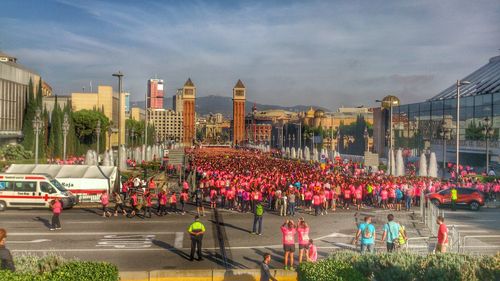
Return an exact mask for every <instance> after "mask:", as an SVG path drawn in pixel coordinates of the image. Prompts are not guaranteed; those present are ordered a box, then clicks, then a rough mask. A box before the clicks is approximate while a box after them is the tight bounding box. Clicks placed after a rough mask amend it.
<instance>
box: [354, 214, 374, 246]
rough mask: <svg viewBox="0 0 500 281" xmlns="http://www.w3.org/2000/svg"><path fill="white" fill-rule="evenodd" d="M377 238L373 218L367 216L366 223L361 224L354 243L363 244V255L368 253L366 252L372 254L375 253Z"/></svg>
mask: <svg viewBox="0 0 500 281" xmlns="http://www.w3.org/2000/svg"><path fill="white" fill-rule="evenodd" d="M375 236H376V232H375V226H374V225H373V224H372V218H371V217H370V216H366V217H365V219H364V222H363V223H360V224H359V226H358V231H357V232H356V238H355V239H354V243H357V242H358V241H360V242H361V243H360V245H361V249H360V250H361V254H364V253H366V251H368V253H371V254H373V253H375ZM359 238H361V240H360V239H359Z"/></svg>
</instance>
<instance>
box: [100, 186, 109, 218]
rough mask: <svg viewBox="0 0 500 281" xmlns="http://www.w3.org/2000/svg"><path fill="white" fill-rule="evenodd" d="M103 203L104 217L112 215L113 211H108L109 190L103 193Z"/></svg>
mask: <svg viewBox="0 0 500 281" xmlns="http://www.w3.org/2000/svg"><path fill="white" fill-rule="evenodd" d="M100 199H101V205H102V217H103V218H105V217H111V212H109V211H108V205H109V195H108V192H107V191H103V192H102V194H101V198H100Z"/></svg>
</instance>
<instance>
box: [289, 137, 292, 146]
mask: <svg viewBox="0 0 500 281" xmlns="http://www.w3.org/2000/svg"><path fill="white" fill-rule="evenodd" d="M290 146H292V136H291V135H288V147H290Z"/></svg>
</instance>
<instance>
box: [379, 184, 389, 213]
mask: <svg viewBox="0 0 500 281" xmlns="http://www.w3.org/2000/svg"><path fill="white" fill-rule="evenodd" d="M388 197H389V192H387V189H386V188H383V189H382V190H381V191H380V199H381V200H382V201H381V203H380V205H382V208H384V209H387V198H388Z"/></svg>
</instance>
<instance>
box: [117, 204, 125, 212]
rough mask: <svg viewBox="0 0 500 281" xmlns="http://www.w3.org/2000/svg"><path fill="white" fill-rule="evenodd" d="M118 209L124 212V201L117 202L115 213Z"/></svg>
mask: <svg viewBox="0 0 500 281" xmlns="http://www.w3.org/2000/svg"><path fill="white" fill-rule="evenodd" d="M118 209H120V212H123V211H124V210H125V209H124V208H123V204H122V203H116V204H115V213H116V212H118Z"/></svg>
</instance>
